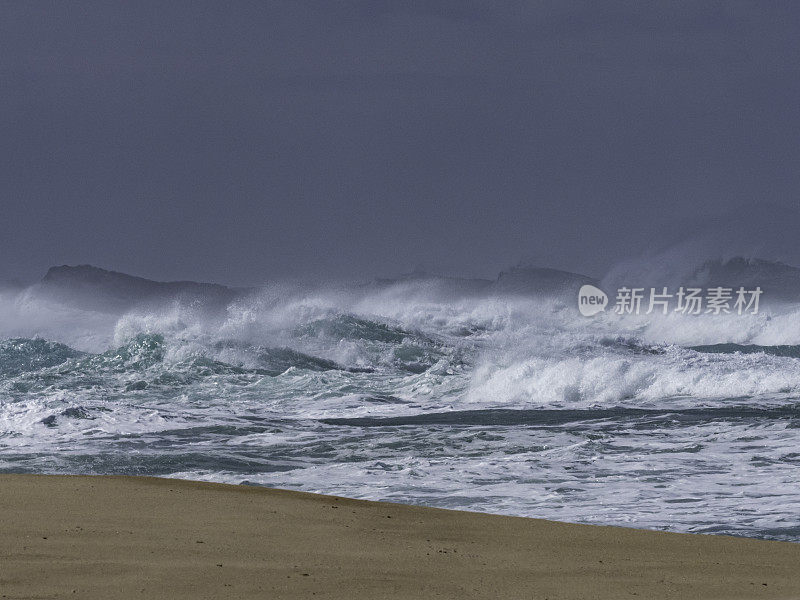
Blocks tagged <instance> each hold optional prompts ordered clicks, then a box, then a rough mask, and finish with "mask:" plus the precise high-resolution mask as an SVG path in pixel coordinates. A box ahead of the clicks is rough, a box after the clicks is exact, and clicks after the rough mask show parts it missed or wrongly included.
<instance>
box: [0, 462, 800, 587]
mask: <svg viewBox="0 0 800 600" xmlns="http://www.w3.org/2000/svg"><path fill="white" fill-rule="evenodd" d="M0 565H1V566H0V597H3V598H98V599H99V598H102V599H108V598H116V599H128V598H192V599H198V598H311V597H314V598H342V599H345V598H346V599H355V600H358V599H362V598H363V599H367V598H369V599H376V598H414V599H418V598H541V599H545V598H549V599H550V600H557V599H572V598H575V599H577V598H586V599H589V598H593V599H604V598H609V599H610V598H614V599H619V598H629V597H631V598H632V597H639V598H648V599H654V598H681V599H686V598H702V599H713V598H719V599H723V598H724V599H734V598H800V569H798V567H799V566H800V544H789V543H781V542H765V541H757V540H748V539H737V538H730V537H722V536H703V535H686V534H671V533H661V532H652V531H639V530H634V529H623V528H616V527H596V526H587V525H571V524H564V523H555V522H550V521H543V520H538V519H524V518H514V517H502V516H494V515H486V514H477V513H467V512H457V511H446V510H437V509H431V508H421V507H414V506H405V505H399V504H388V503H381V502H365V501H357V500H348V499H343V498H334V497H330V496H319V495H314V494H304V493H298V492H290V491H283V490H271V489H264V488H254V487H248V486H230V485H221V484H210V483H197V482H189V481H178V480H169V479H153V478H136V477H85V476H46V475H0Z"/></svg>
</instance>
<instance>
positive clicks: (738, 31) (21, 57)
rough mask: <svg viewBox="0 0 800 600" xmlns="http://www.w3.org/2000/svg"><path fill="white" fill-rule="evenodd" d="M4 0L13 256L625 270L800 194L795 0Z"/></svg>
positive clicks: (283, 272) (168, 269)
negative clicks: (726, 220)
mask: <svg viewBox="0 0 800 600" xmlns="http://www.w3.org/2000/svg"><path fill="white" fill-rule="evenodd" d="M0 7H1V8H0V77H2V79H1V80H0V203H2V206H1V208H2V210H1V211H0V253H1V254H0V256H1V257H2V259H1V260H0V276H2V277H21V278H26V279H27V278H35V277H38V276H40V275H41V274H42V273H43V272H44V271H45V270H46V269H47V267H49V266H50V265H53V264H63V263H67V264H77V263H91V264H95V265H98V266H102V267H105V268H111V269H116V270H122V271H126V272H132V273H135V274H138V275H143V276H148V277H153V278H159V279H202V280H214V281H220V282H224V283H232V284H249V283H258V282H261V281H264V280H267V279H270V278H275V277H287V276H288V277H291V276H295V275H298V274H300V275H316V276H356V277H364V278H369V277H372V276H374V275H381V274H384V275H386V274H392V273H399V272H402V271H407V270H410V269H411V268H413V267H414V266H415V265H418V264H422V265H425V266H427V268H428V269H430V270H439V271H447V272H453V273H460V274H476V275H489V274H493V273H495V272H497V271H498V270H500V269H502V268H504V267H507V266H509V265H512V264H515V263H518V262H519V261H521V260H522V261H524V262H526V263H535V264H540V265H547V266H553V267H559V268H565V269H570V270H576V271H581V272H585V273H587V274H590V275H598V276H599V275H602V274H603V272H604V271H605V270H606V269H607V268H608V267H609V266H610V265H611V264H612V263H614V262H615V261H617V260H618V259H620V258H623V257H625V256H628V255H635V254H637V253H639V252H641V251H643V250H646V249H648V248H654V247H655V246H658V245H660V244H663V243H665V242H666V241H668V240H669V239H670V238H672V237H676V236H679V235H680V234H681V233H682V232H683V231H684V229H685V228H687V227H689V228H691V224H692V223H693V222H696V221H703V220H705V219H708V218H713V217H714V216H715V215H718V214H721V213H724V212H726V211H729V210H730V209H733V208H737V207H740V206H742V205H744V206H750V207H758V206H760V203H762V202H764V203H766V202H769V203H771V204H772V205H773V207H772V208H771V209H770V210H774V209H775V208H776V207H778V208H780V207H785V208H787V209H789V208H791V207H793V206H796V205H797V202H798V190H799V189H800V168H798V167H799V166H800V152H799V151H798V150H799V149H800V131H798V128H799V127H798V126H799V125H800V72H799V71H800V4H798V3H797V2H769V3H766V2H698V1H691V2H685V3H672V2H664V1H660V2H650V3H646V2H639V1H633V2H622V3H620V2H607V1H604V2H567V1H565V0H557V1H554V2H539V1H536V2H507V3H503V2H497V1H486V2H434V1H433V0H427V1H420V2H402V1H399V0H393V1H364V2H330V1H324V2H297V1H287V2H262V1H260V2H252V3H248V2H218V3H201V2H189V3H179V2H174V1H171V2H158V3H152V4H151V3H146V2H141V1H138V0H137V1H135V2H134V1H131V2H127V3H119V4H118V3H113V2H98V3H85V2H77V1H76V2H53V3H45V2H3V3H1V4H0ZM755 212H756V213H757V214H762V213H763V211H762V210H761V209H760V208H756V209H755ZM799 224H800V223H799Z"/></svg>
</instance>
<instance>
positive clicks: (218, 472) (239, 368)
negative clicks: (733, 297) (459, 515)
mask: <svg viewBox="0 0 800 600" xmlns="http://www.w3.org/2000/svg"><path fill="white" fill-rule="evenodd" d="M734 266H736V265H734ZM741 266H742V265H738V267H737V268H739V267H741ZM744 266H745V267H746V268H747V269H749V270H748V271H747V273H748V277H751V278H752V277H754V276H755V275H757V272H758V269H759V268H765V267H763V265H759V264H758V263H752V264H751V263H747V264H745V265H744ZM753 269H755V274H754V271H753ZM787 269H790V268H787ZM729 270H730V267H729ZM776 272H779V274H780V281H781V282H782V285H783V286H784V287H783V288H782V289H783V292H784V293H783V295H782V297H781V300H780V302H775V303H772V304H768V305H766V306H765V307H764V309H763V310H762V311H760V312H759V313H758V314H751V315H736V314H730V315H697V316H686V315H677V314H671V315H667V316H663V315H617V314H614V313H613V312H612V311H604V312H602V313H600V314H597V315H594V316H592V317H590V318H587V317H584V316H582V315H581V314H580V313H579V312H578V310H577V305H576V303H575V300H576V297H575V293H576V290H577V289H578V288H579V287H580V286H582V285H586V284H587V282H593V283H592V285H593V284H598V285H601V284H599V283H598V282H596V281H594V280H591V279H589V278H585V277H583V276H579V275H573V274H563V275H560V274H559V272H557V271H552V270H543V269H538V270H524V269H518V270H515V271H512V272H510V273H507V274H505V275H504V276H502V277H500V278H498V279H497V280H494V281H490V280H458V279H452V278H437V277H431V276H414V277H407V278H402V279H399V280H383V281H377V282H374V283H372V284H369V285H358V286H354V285H351V286H327V287H320V288H317V289H315V288H313V287H309V286H303V287H300V286H288V285H280V286H279V285H273V286H266V287H264V288H262V289H247V290H229V289H228V288H222V287H221V286H204V285H201V284H188V283H184V284H157V283H156V282H148V281H147V280H139V279H137V278H126V276H123V275H120V274H113V273H109V272H104V271H99V270H92V269H91V268H82V269H78V270H73V271H71V270H69V269H60V270H57V271H56V272H55V273H54V274H52V275H51V276H50V277H48V278H46V279H45V281H43V282H42V283H41V284H38V285H37V286H33V287H32V288H28V289H24V290H12V291H5V292H2V293H0V307H2V311H0V312H1V313H2V315H1V316H0V333H1V334H2V338H3V341H1V342H0V430H1V431H2V434H0V468H2V470H3V471H7V472H9V471H15V472H47V473H123V474H139V475H160V476H172V477H185V478H191V479H205V480H213V481H224V482H231V483H250V484H259V485H269V486H280V487H288V488H294V489H301V490H306V491H317V492H326V493H333V494H337V495H342V496H352V497H357V498H368V499H385V500H396V501H402V502H409V503H420V504H430V505H434V506H443V507H451V508H464V509H470V510H480V511H490V512H498V513H506V514H517V515H529V516H538V517H545V518H552V519H558V520H566V521H577V522H588V523H607V524H622V525H631V526H639V527H650V528H661V529H673V530H678V531H701V532H711V533H730V534H739V535H751V536H759V537H766V538H775V539H791V540H800V530H799V529H798V525H797V523H796V519H795V516H794V510H793V507H794V506H796V505H797V503H798V501H800V485H798V483H799V481H798V479H799V478H800V476H798V475H797V465H798V462H799V461H800V454H798V452H797V450H796V449H797V448H798V447H800V444H799V443H798V442H800V433H798V432H799V431H800V428H798V423H800V418H799V417H800V403H798V392H799V391H800V368H799V367H800V363H798V360H800V350H798V348H800V326H798V325H797V323H798V322H800V320H798V318H797V317H798V311H799V310H800V304H797V303H793V302H791V301H789V299H788V298H787V294H788V292H789V291H790V290H791V289H793V288H792V287H791V286H792V285H794V280H792V279H791V277H789V275H791V274H792V272H791V271H788V270H786V269H783V268H780V269H778V268H777V267H775V266H774V265H771V266H770V267H769V268H768V269H767V271H765V278H767V276H769V277H773V280H774V277H775V273H776ZM772 289H775V288H772ZM87 298H88V299H89V300H87Z"/></svg>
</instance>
